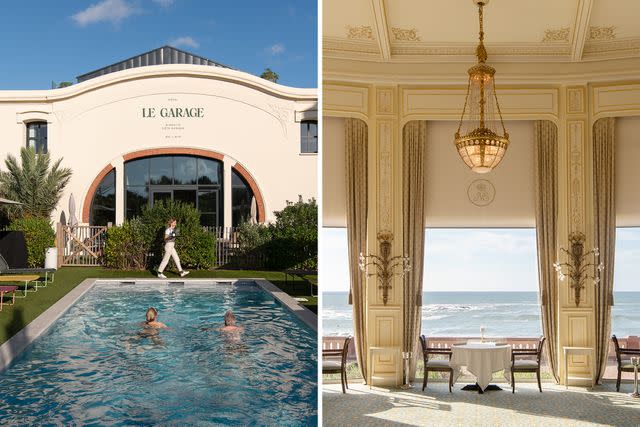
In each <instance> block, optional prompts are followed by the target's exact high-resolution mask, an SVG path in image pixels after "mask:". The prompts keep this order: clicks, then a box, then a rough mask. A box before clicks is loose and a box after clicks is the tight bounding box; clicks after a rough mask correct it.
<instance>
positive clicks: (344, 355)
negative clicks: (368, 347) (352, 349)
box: [342, 337, 353, 366]
mask: <svg viewBox="0 0 640 427" xmlns="http://www.w3.org/2000/svg"><path fill="white" fill-rule="evenodd" d="M352 340H353V337H347V338H345V339H344V344H343V345H342V366H346V365H347V355H348V354H349V344H351V341H352Z"/></svg>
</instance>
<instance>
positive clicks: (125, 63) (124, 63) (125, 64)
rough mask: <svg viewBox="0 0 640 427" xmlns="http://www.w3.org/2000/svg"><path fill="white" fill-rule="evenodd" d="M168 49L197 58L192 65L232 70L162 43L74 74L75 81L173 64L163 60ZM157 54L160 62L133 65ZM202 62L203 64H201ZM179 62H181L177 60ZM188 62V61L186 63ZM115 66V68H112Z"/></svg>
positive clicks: (80, 81)
mask: <svg viewBox="0 0 640 427" xmlns="http://www.w3.org/2000/svg"><path fill="white" fill-rule="evenodd" d="M167 50H170V51H174V52H177V53H179V54H182V55H184V56H185V57H191V58H196V59H198V61H197V62H200V64H193V62H191V64H193V65H207V66H213V67H221V68H228V69H231V70H233V69H234V68H232V67H229V66H228V65H225V64H222V63H220V62H216V61H212V60H210V59H209V58H205V57H204V56H201V55H196V54H194V53H191V52H187V51H185V50H182V49H178V48H177V47H173V46H170V45H164V46H160V47H158V48H155V49H151V50H149V51H147V52H143V53H140V54H137V55H134V56H131V57H129V58H127V59H123V60H121V61H117V62H114V63H112V64H109V65H106V66H104V67H100V68H97V69H95V70H93V71H89V72H87V73H84V74H80V75H79V76H76V81H77V82H78V83H82V82H83V81H86V80H89V79H92V78H95V77H99V76H101V75H105V74H110V73H113V72H116V71H122V70H125V69H129V68H139V67H147V66H153V65H169V64H175V62H165V59H164V52H165V51H167ZM157 54H159V55H160V57H161V60H160V63H155V61H153V62H154V63H153V64H145V65H134V62H135V61H137V62H138V63H141V62H142V58H145V62H146V58H148V57H149V56H150V55H157ZM203 62H204V64H202V63H203ZM178 63H181V62H178ZM187 64H188V63H187ZM114 68H115V69H114Z"/></svg>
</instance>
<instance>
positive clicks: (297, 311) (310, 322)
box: [252, 279, 318, 334]
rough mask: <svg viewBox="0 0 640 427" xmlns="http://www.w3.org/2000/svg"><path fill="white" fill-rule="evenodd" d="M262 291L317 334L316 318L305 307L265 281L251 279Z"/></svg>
mask: <svg viewBox="0 0 640 427" xmlns="http://www.w3.org/2000/svg"><path fill="white" fill-rule="evenodd" d="M252 280H253V281H254V282H255V283H256V285H258V286H259V287H260V288H261V289H262V290H263V291H265V292H267V293H268V294H270V295H271V296H272V297H273V298H275V299H276V300H278V301H280V303H281V304H282V305H284V306H285V307H286V308H288V309H289V310H290V311H291V312H292V313H293V314H294V315H295V316H296V317H297V318H298V319H300V320H302V322H304V323H305V324H306V325H307V326H308V327H310V328H311V329H312V330H313V332H315V333H316V334H317V333H318V316H317V315H316V314H315V313H314V312H313V311H311V310H309V309H308V308H307V307H305V306H303V305H302V304H300V303H299V302H298V301H296V299H295V298H293V297H292V296H290V295H289V294H287V293H286V292H284V291H283V290H281V289H280V288H279V287H277V286H276V285H274V284H273V283H271V282H270V281H268V280H265V279H252Z"/></svg>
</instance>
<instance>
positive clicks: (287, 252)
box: [267, 197, 318, 270]
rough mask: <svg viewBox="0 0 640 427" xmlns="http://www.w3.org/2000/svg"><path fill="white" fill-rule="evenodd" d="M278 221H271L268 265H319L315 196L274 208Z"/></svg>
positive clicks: (278, 266)
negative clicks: (276, 210) (276, 209)
mask: <svg viewBox="0 0 640 427" xmlns="http://www.w3.org/2000/svg"><path fill="white" fill-rule="evenodd" d="M274 214H275V216H276V221H275V223H273V224H270V225H269V229H270V231H271V241H270V242H269V243H268V244H267V248H268V249H267V254H268V255H267V259H268V262H267V266H268V267H269V268H273V269H284V268H301V269H307V270H317V268H318V205H317V204H316V200H315V199H309V201H307V202H303V201H302V197H300V198H299V199H298V201H297V202H296V203H292V202H287V206H286V207H285V208H284V209H283V210H281V211H278V212H274Z"/></svg>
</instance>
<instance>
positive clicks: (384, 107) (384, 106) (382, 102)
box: [376, 89, 393, 114]
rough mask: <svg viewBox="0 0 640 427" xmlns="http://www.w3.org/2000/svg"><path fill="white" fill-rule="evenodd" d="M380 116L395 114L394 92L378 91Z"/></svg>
mask: <svg viewBox="0 0 640 427" xmlns="http://www.w3.org/2000/svg"><path fill="white" fill-rule="evenodd" d="M377 93H378V105H377V109H376V111H377V113H378V114H389V113H393V90H392V89H378V90H377Z"/></svg>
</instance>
